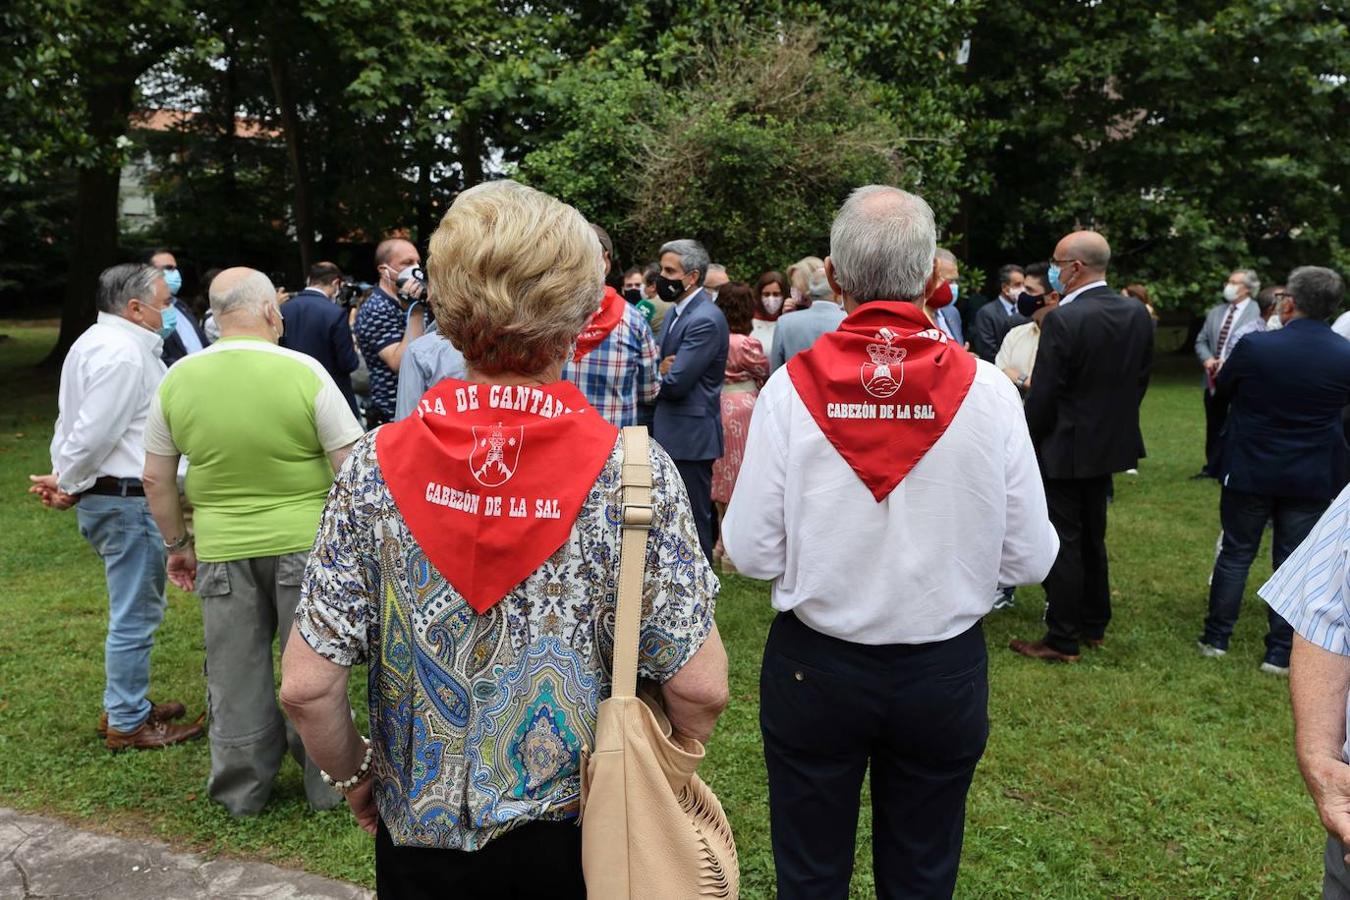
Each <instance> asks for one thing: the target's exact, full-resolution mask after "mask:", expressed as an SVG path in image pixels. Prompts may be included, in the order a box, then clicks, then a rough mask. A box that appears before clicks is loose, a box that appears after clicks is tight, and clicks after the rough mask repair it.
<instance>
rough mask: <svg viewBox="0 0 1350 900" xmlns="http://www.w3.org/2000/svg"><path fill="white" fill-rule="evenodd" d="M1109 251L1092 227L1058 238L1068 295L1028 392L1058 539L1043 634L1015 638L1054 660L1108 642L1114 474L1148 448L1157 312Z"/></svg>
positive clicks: (1055, 264) (1047, 331)
mask: <svg viewBox="0 0 1350 900" xmlns="http://www.w3.org/2000/svg"><path fill="white" fill-rule="evenodd" d="M1110 261H1111V247H1110V246H1109V245H1108V244H1107V242H1106V239H1105V238H1104V237H1102V236H1101V235H1100V234H1097V233H1096V232H1095V231H1076V232H1074V233H1073V234H1070V235H1068V236H1067V237H1065V238H1064V239H1063V240H1061V241H1060V242H1059V244H1058V245H1056V247H1055V255H1054V257H1053V258H1052V259H1051V260H1050V273H1049V277H1050V287H1051V289H1052V290H1054V291H1057V292H1059V294H1060V295H1061V297H1062V299H1061V300H1060V301H1059V306H1058V307H1057V308H1056V309H1053V310H1051V311H1050V312H1049V313H1047V314H1046V316H1045V319H1044V320H1043V321H1042V323H1041V341H1040V346H1039V348H1038V349H1037V351H1036V365H1035V372H1036V377H1035V378H1033V379H1032V381H1031V390H1030V391H1029V392H1028V393H1027V401H1026V416H1027V426H1028V428H1029V429H1030V431H1031V439H1032V442H1033V443H1034V444H1035V446H1036V455H1037V457H1038V458H1039V460H1040V464H1041V474H1042V475H1043V477H1044V478H1045V494H1046V500H1047V501H1048V502H1049V506H1050V520H1051V521H1052V522H1053V523H1054V525H1055V530H1056V531H1057V532H1058V533H1059V544H1060V546H1059V556H1058V557H1057V558H1056V560H1055V565H1054V567H1053V568H1052V569H1051V570H1050V575H1049V577H1047V578H1046V579H1045V596H1046V600H1047V602H1048V604H1049V606H1048V608H1047V610H1046V614H1045V625H1046V633H1045V637H1044V638H1042V639H1041V640H1039V641H1022V640H1014V641H1013V642H1012V643H1011V645H1010V646H1011V647H1012V649H1013V650H1014V651H1016V652H1018V653H1021V654H1022V655H1024V656H1030V657H1033V658H1036V659H1044V660H1047V661H1051V662H1075V661H1077V660H1078V658H1079V651H1080V648H1081V647H1082V646H1083V645H1087V646H1089V647H1093V648H1099V647H1101V646H1102V645H1103V643H1104V642H1105V640H1106V626H1107V623H1109V622H1110V620H1111V589H1110V582H1109V579H1108V576H1107V565H1106V504H1107V496H1108V494H1109V493H1110V490H1111V475H1112V474H1113V473H1115V472H1121V471H1124V470H1125V469H1132V468H1134V467H1135V466H1136V465H1137V463H1138V461H1139V458H1140V457H1142V456H1143V455H1144V439H1143V436H1142V435H1141V433H1140V431H1139V404H1140V402H1141V401H1142V400H1143V398H1144V391H1145V390H1147V388H1148V375H1149V367H1150V366H1151V365H1152V363H1153V320H1152V319H1150V318H1149V314H1148V309H1147V308H1146V307H1145V306H1144V304H1142V303H1140V302H1139V301H1137V300H1135V299H1134V298H1132V297H1123V296H1121V295H1120V294H1119V293H1118V292H1117V291H1114V290H1112V289H1111V288H1109V287H1107V284H1106V269H1107V266H1108V265H1109V263H1110Z"/></svg>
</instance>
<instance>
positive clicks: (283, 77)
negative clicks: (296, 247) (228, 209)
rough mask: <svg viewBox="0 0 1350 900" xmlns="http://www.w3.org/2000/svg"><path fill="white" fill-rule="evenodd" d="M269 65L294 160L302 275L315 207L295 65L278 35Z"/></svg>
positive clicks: (271, 38)
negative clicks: (293, 73)
mask: <svg viewBox="0 0 1350 900" xmlns="http://www.w3.org/2000/svg"><path fill="white" fill-rule="evenodd" d="M267 58H268V68H269V69H270V70H271V74H272V91H273V93H274V95H275V97H276V101H277V107H278V108H279V109H280V110H281V130H282V132H283V133H284V134H285V137H286V158H287V159H288V160H289V162H290V167H291V178H292V179H293V180H294V182H295V231H296V238H297V240H298V242H299V244H300V277H301V278H304V277H305V276H307V275H308V274H309V266H310V262H311V261H312V259H313V256H314V208H313V206H312V199H311V196H310V190H309V171H308V167H307V166H306V161H305V145H304V139H303V138H304V136H303V134H301V131H300V115H299V113H298V112H297V110H296V106H295V94H294V92H293V91H292V90H291V67H290V61H289V60H288V59H287V58H286V56H285V53H284V51H283V49H282V44H281V41H279V40H278V39H277V37H276V35H275V34H274V35H272V36H269V38H268V41H267Z"/></svg>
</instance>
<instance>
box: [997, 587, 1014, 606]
mask: <svg viewBox="0 0 1350 900" xmlns="http://www.w3.org/2000/svg"><path fill="white" fill-rule="evenodd" d="M1013 596H1014V595H1013V592H1012V591H1002V590H999V591H995V592H994V609H1012V608H1013V606H1015V605H1016V601H1015V600H1014V599H1013Z"/></svg>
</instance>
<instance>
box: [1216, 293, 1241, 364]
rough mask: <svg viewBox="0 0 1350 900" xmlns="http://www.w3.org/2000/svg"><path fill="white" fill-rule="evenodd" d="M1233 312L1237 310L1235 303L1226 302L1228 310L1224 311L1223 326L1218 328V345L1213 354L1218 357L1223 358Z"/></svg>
mask: <svg viewBox="0 0 1350 900" xmlns="http://www.w3.org/2000/svg"><path fill="white" fill-rule="evenodd" d="M1235 312H1237V304H1236V303H1230V304H1228V312H1227V313H1225V314H1224V317H1223V327H1221V328H1220V329H1219V343H1218V346H1217V347H1215V348H1214V355H1215V356H1217V357H1219V358H1220V359H1222V358H1223V348H1224V345H1225V344H1227V343H1228V332H1229V331H1230V330H1231V329H1232V327H1233V313H1235Z"/></svg>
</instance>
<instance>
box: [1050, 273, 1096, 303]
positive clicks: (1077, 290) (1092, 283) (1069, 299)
mask: <svg viewBox="0 0 1350 900" xmlns="http://www.w3.org/2000/svg"><path fill="white" fill-rule="evenodd" d="M1095 287H1106V282H1105V281H1102V280H1101V279H1098V280H1097V281H1090V282H1088V283H1087V284H1085V285H1083V286H1082V287H1080V288H1075V289H1074V290H1073V291H1071V292H1070V293H1069V296H1067V297H1065V298H1063V299H1062V300H1060V301H1059V305H1060V306H1068V305H1069V304H1070V303H1072V302H1073V301H1075V300H1077V299H1078V295H1079V294H1081V293H1083V291H1090V290H1092V289H1093V288H1095Z"/></svg>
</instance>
